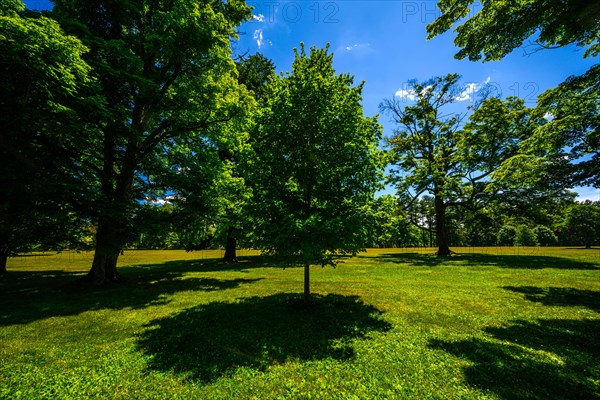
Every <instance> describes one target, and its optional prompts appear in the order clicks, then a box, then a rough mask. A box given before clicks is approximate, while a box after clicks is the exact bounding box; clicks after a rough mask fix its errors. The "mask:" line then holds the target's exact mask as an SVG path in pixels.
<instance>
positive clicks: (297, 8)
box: [25, 0, 600, 200]
mask: <svg viewBox="0 0 600 400" xmlns="http://www.w3.org/2000/svg"><path fill="white" fill-rule="evenodd" d="M25 3H26V4H27V5H28V6H29V7H30V8H34V9H43V8H49V7H50V4H51V3H50V2H48V1H43V0H33V1H26V2H25ZM248 4H249V5H251V6H253V7H254V11H253V13H254V15H255V18H254V19H253V20H252V21H250V22H248V23H246V24H244V25H243V26H242V27H241V28H240V31H241V35H240V40H239V42H238V43H237V44H236V48H235V51H236V52H237V53H246V52H247V53H249V54H253V53H256V52H261V53H262V54H264V55H265V56H267V57H269V58H271V59H272V60H273V61H274V63H275V65H276V67H277V70H278V71H288V70H290V68H291V64H292V61H293V57H294V54H293V48H294V47H299V45H300V42H304V43H305V45H306V47H307V48H309V47H311V46H318V47H324V46H325V45H326V44H327V43H329V44H330V49H331V51H332V52H333V53H334V65H335V68H336V69H337V71H338V72H340V73H350V74H351V75H354V76H355V79H356V82H357V83H358V82H360V81H365V82H366V83H365V86H364V91H363V98H364V101H363V105H364V109H365V114H366V115H369V116H371V115H374V114H377V113H378V112H379V103H380V102H381V100H382V99H384V98H389V97H392V96H394V95H395V94H396V93H398V92H399V91H401V90H402V89H403V88H406V86H405V85H406V82H407V81H408V80H410V79H417V80H419V81H424V80H427V79H429V78H431V77H433V76H442V75H446V74H448V73H454V72H456V73H459V74H460V75H462V81H463V83H464V84H465V85H468V84H471V85H478V84H481V83H483V82H489V83H490V84H492V85H493V87H494V88H496V89H497V90H498V91H499V93H501V95H502V97H505V96H510V95H516V96H519V97H521V98H524V99H525V100H526V102H527V103H528V104H529V105H531V106H533V105H535V101H536V99H537V96H538V95H539V94H541V93H543V92H544V91H545V90H546V89H549V88H552V87H555V86H556V85H557V84H559V83H560V82H562V81H563V80H564V79H565V78H566V77H568V76H570V75H578V74H581V73H583V72H585V71H586V70H587V69H588V68H589V67H590V66H592V65H593V64H594V63H597V62H598V60H597V59H583V58H582V53H583V52H582V51H581V50H578V49H577V48H575V47H566V48H561V49H555V50H543V51H537V52H536V51H534V50H535V46H532V45H530V44H529V43H525V45H524V46H523V47H522V48H519V49H516V50H515V51H513V52H512V53H511V54H509V55H508V56H506V57H505V58H504V59H502V60H501V61H496V62H487V63H481V62H471V61H468V60H456V59H454V54H455V53H456V52H457V48H456V47H455V46H454V43H453V39H454V33H453V32H448V33H446V34H444V35H441V36H438V37H436V38H435V39H432V40H430V41H427V40H426V31H425V28H426V26H427V24H428V23H430V22H432V21H433V20H434V19H435V18H436V17H437V16H438V15H439V11H438V10H437V8H436V6H435V5H436V2H435V1H433V0H425V1H409V0H382V1H378V0H374V1H373V0H371V1H369V0H338V1H328V0H322V1H315V0H307V1H300V0H294V1H287V0H248ZM480 7H481V5H480V4H477V3H476V4H475V5H474V7H473V9H472V12H476V11H477V10H478V9H479V8H480ZM400 93H401V92H400ZM400 93H399V94H400ZM465 97H466V98H465V100H464V101H463V102H462V104H464V105H465V109H466V107H467V106H468V104H469V103H470V102H472V99H471V98H467V96H465ZM380 122H381V123H382V124H383V125H384V128H385V135H389V134H391V130H392V126H391V125H390V124H389V121H388V119H387V117H386V116H384V115H382V116H381V117H380ZM577 192H578V193H579V194H580V199H592V200H600V191H599V190H594V189H588V188H577Z"/></svg>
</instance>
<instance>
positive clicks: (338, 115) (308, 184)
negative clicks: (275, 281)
mask: <svg viewBox="0 0 600 400" xmlns="http://www.w3.org/2000/svg"><path fill="white" fill-rule="evenodd" d="M332 62H333V55H332V54H329V53H328V48H325V49H317V48H312V49H311V50H310V54H306V52H305V49H304V45H302V47H301V49H300V51H298V50H295V60H294V63H293V65H292V71H291V72H290V73H288V74H285V75H281V76H279V77H274V78H273V79H271V81H270V83H269V87H268V96H267V97H268V100H267V103H266V107H265V110H264V112H263V115H262V116H261V117H260V118H259V122H258V125H257V129H256V131H255V132H254V134H253V136H252V137H251V141H252V151H253V152H254V157H253V158H251V159H250V160H248V161H247V163H248V165H247V167H246V169H247V170H248V182H249V184H250V185H251V186H252V189H253V194H254V204H255V207H256V212H255V223H256V233H255V235H254V236H255V238H256V243H255V245H256V246H257V247H258V248H260V249H262V250H264V251H265V252H267V253H272V254H276V255H278V256H280V257H283V258H285V259H288V260H289V261H290V262H294V263H302V264H326V263H330V262H332V261H333V258H332V255H333V254H346V253H351V254H355V253H356V252H357V251H359V250H360V249H362V248H363V247H364V246H365V245H366V238H367V235H366V229H367V227H368V214H367V213H366V211H367V207H368V203H369V201H370V200H371V199H372V198H373V196H374V192H375V190H376V189H377V188H378V187H379V177H380V168H381V160H380V157H379V151H378V150H377V145H378V140H379V137H380V134H381V127H380V125H379V124H378V123H377V120H376V118H366V117H364V116H363V110H362V106H361V104H360V101H361V92H362V84H361V85H358V86H353V78H352V77H350V76H349V75H345V74H337V73H336V71H335V70H334V68H333V66H332Z"/></svg>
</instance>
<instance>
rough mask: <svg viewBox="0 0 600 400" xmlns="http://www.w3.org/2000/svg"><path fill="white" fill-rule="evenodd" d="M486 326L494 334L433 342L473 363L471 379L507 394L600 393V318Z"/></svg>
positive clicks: (545, 396)
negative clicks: (454, 340)
mask: <svg viewBox="0 0 600 400" xmlns="http://www.w3.org/2000/svg"><path fill="white" fill-rule="evenodd" d="M485 331H486V332H487V333H488V334H490V335H491V336H492V339H489V340H488V339H469V340H462V341H457V342H451V341H444V340H432V341H430V343H429V346H430V347H431V348H434V349H440V350H444V351H446V352H448V353H450V354H452V355H454V356H456V357H460V358H463V359H465V360H468V361H470V362H471V363H473V365H472V366H469V367H465V369H464V374H465V379H466V381H467V382H468V383H469V384H471V385H473V386H476V387H478V388H480V389H483V390H490V391H492V392H494V393H496V394H497V395H499V396H500V397H502V398H505V399H598V398H600V387H599V384H598V377H599V376H600V361H599V360H600V320H591V319H590V320H568V319H542V320H538V321H537V322H531V321H515V322H514V323H513V324H512V325H510V326H507V327H500V328H498V327H493V328H492V327H490V328H487V329H485Z"/></svg>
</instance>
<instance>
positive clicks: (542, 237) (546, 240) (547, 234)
mask: <svg viewBox="0 0 600 400" xmlns="http://www.w3.org/2000/svg"><path fill="white" fill-rule="evenodd" d="M533 233H534V234H535V237H536V238H537V241H538V243H539V245H540V246H553V245H555V244H557V243H558V238H557V237H556V235H555V234H554V232H552V229H550V228H548V227H547V226H543V225H538V226H536V227H535V228H533Z"/></svg>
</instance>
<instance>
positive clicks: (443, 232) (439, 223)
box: [434, 196, 452, 257]
mask: <svg viewBox="0 0 600 400" xmlns="http://www.w3.org/2000/svg"><path fill="white" fill-rule="evenodd" d="M434 201H435V225H436V226H435V229H436V237H437V246H438V250H437V253H436V254H437V255H438V256H442V257H445V256H449V255H450V254H451V253H452V251H451V250H450V247H449V243H448V231H447V229H446V205H445V204H444V201H443V200H442V198H441V197H439V196H435V199H434Z"/></svg>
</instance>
